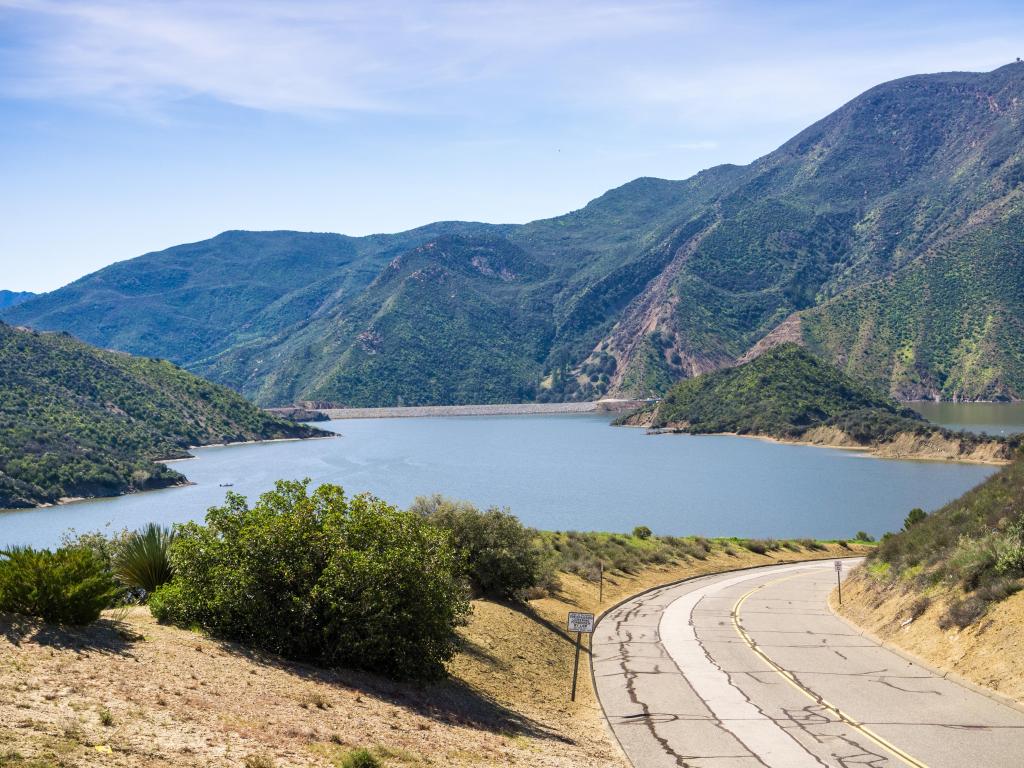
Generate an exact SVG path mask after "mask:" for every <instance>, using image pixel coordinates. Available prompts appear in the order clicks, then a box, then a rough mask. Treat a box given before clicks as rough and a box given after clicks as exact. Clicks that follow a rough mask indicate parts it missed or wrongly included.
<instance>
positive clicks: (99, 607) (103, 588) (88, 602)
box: [0, 546, 119, 625]
mask: <svg viewBox="0 0 1024 768" xmlns="http://www.w3.org/2000/svg"><path fill="white" fill-rule="evenodd" d="M118 591H119V590H118V587H117V584H116V583H115V582H114V580H113V578H112V577H111V574H110V572H109V571H108V569H107V568H106V566H105V564H104V562H103V560H102V559H101V558H100V557H98V556H97V555H96V554H95V553H94V552H93V551H92V550H91V549H89V548H88V547H80V546H79V547H62V548H60V549H58V550H57V551H56V552H50V551H48V550H36V549H31V548H29V547H14V548H12V549H8V550H6V551H4V552H0V613H17V614H21V615H23V616H35V617H38V618H41V619H43V620H44V621H48V622H51V623H53V624H70V625H82V624H89V623H90V622H93V621H96V619H98V618H99V615H100V613H101V611H103V610H104V609H105V608H109V607H110V606H111V604H112V603H113V602H114V600H115V598H116V597H117V595H118Z"/></svg>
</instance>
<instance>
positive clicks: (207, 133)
mask: <svg viewBox="0 0 1024 768" xmlns="http://www.w3.org/2000/svg"><path fill="white" fill-rule="evenodd" d="M1018 55H1020V56H1024V4H1022V3H1019V2H985V1H984V0H979V1H978V2H971V3H948V4H947V3H942V2H921V3H917V2H903V3H901V2H892V1H891V0H890V1H889V2H880V3H858V2H842V3H829V2H823V1H819V2H790V1H785V2H784V1H782V0H780V1H778V2H756V3H755V2H751V3H742V2H736V3H733V2H701V1H699V0H694V1H693V2H661V1H655V0H651V1H649V2H648V1H646V0H636V1H635V2H625V1H624V0H609V1H607V2H605V1H604V0H592V1H591V2H581V1H567V2H559V1H558V0H547V1H546V2H534V0H519V1H518V2H512V1H511V0H496V1H495V2H487V1H486V0H483V1H480V2H430V0H418V1H415V0H408V1H406V2H398V1H396V2H391V1H389V0H377V1H375V2H359V1H353V2H308V0H266V1H265V2H261V1H260V0H247V1H245V2H235V1H234V0H231V1H226V0H223V1H222V0H195V1H191V0H182V1H180V2H146V1H145V0H87V1H85V2H77V1H76V0H0V174H2V178H3V180H4V183H3V184H2V186H0V211H2V220H0V266H2V269H0V288H8V289H14V290H35V291H43V290H51V289H53V288H56V287H59V286H60V285H63V284H65V283H67V282H69V281H71V280H73V279H75V278H77V277H80V276H81V275H83V274H86V273H88V272H91V271H93V270H95V269H97V268H99V267H102V266H104V265H106V264H109V263H111V262H114V261H118V260H121V259H125V258H130V257H132V256H136V255H139V254H141V253H144V252H147V251H151V250H158V249H161V248H165V247H168V246H170V245H175V244H177V243H182V242H190V241H194V240H200V239H203V238H206V237H209V236H212V235H214V234H216V233H218V232H221V231H223V230H226V229H300V230H313V231H332V232H345V233H349V234H367V233H371V232H387V231H397V230H402V229H407V228H409V227H413V226H417V225H420V224H424V223H426V222H429V221H434V220H438V219H456V218H457V219H474V220H482V221H495V222H522V221H529V220H531V219H536V218H541V217H546V216H552V215H557V214H559V213H564V212H566V211H569V210H572V209H575V208H579V207H580V206H582V205H583V204H585V203H586V202H587V201H588V200H589V199H591V198H593V197H596V196H597V195H599V194H600V193H601V192H603V191H604V190H606V189H608V188H611V187H614V186H617V185H619V184H622V183H624V182H626V181H628V180H630V179H633V178H635V177H637V176H645V175H650V176H661V177H665V178H685V177H687V176H689V175H691V174H693V173H695V172H696V171H698V170H700V169H702V168H706V167H708V166H711V165H715V164H718V163H722V162H735V163H746V162H749V161H750V160H752V159H754V158H756V157H758V156H760V155H762V154H764V153H766V152H769V151H771V150H772V149H773V148H775V147H776V146H778V145H779V144H780V143H782V142H783V141H784V140H785V139H787V138H788V137H789V136H791V135H792V134H794V133H796V132H797V131H798V130H800V129H801V128H803V127H804V126H806V125H807V124H809V123H811V122H813V121H814V120H816V119H818V118H820V117H822V116H824V115H826V114H827V113H828V112H830V111H831V110H833V109H835V108H836V107H838V106H840V105H841V104H843V103H844V102H846V101H848V100H849V99H851V98H853V97H854V96H856V95H857V94H858V93H860V92H861V91H863V90H865V89H866V88H868V87H870V86H872V85H874V84H876V83H879V82H882V81H885V80H889V79H892V78H894V77H900V76H903V75H909V74H915V73H919V72H934V71H948V70H977V71H981V70H990V69H993V68H995V67H997V66H1000V65H1002V64H1005V63H1007V62H1009V61H1012V60H1013V59H1014V58H1015V57H1016V56H1018Z"/></svg>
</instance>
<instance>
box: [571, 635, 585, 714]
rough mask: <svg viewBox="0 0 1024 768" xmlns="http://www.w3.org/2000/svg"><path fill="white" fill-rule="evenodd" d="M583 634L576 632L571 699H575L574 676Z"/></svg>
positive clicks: (577, 665) (578, 666) (577, 668)
mask: <svg viewBox="0 0 1024 768" xmlns="http://www.w3.org/2000/svg"><path fill="white" fill-rule="evenodd" d="M582 636H583V633H582V632H577V633H576V661H574V662H573V665H572V696H571V698H570V700H571V701H576V676H577V675H578V674H579V671H580V638H581V637H582Z"/></svg>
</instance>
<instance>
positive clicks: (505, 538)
mask: <svg viewBox="0 0 1024 768" xmlns="http://www.w3.org/2000/svg"><path fill="white" fill-rule="evenodd" d="M411 511H412V512H414V513H416V514H417V515H419V516H421V517H422V518H423V519H425V520H427V521H429V522H430V523H431V524H432V525H435V526H437V527H438V528H440V529H442V530H444V531H447V532H448V533H449V534H450V535H451V537H452V540H453V541H454V543H455V546H456V547H457V548H458V549H459V550H460V551H461V552H462V553H463V555H464V556H465V558H466V565H467V571H468V575H469V580H470V584H471V585H472V587H473V591H474V592H475V593H476V594H477V595H485V596H488V597H499V598H514V597H518V596H520V595H522V594H523V593H524V592H525V591H526V590H529V589H532V588H534V587H538V586H545V585H546V582H548V581H550V580H552V579H553V568H552V567H551V566H550V565H549V561H550V558H549V557H547V556H546V554H545V551H544V550H543V549H542V547H541V542H540V541H538V539H537V534H536V532H535V531H533V530H532V529H530V528H526V527H524V526H523V524H522V523H520V522H519V520H518V518H516V517H515V516H514V515H512V514H510V513H509V512H508V511H507V510H500V509H497V508H495V507H492V508H490V509H487V510H484V511H481V510H479V509H477V508H476V507H474V506H473V505H472V504H470V503H468V502H465V501H454V500H452V499H446V498H444V497H442V496H439V495H435V496H431V497H422V496H421V497H419V498H417V499H416V500H415V501H414V502H413V505H412V507H411Z"/></svg>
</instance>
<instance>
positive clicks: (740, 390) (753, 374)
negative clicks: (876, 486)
mask: <svg viewBox="0 0 1024 768" xmlns="http://www.w3.org/2000/svg"><path fill="white" fill-rule="evenodd" d="M617 423H619V424H626V425H633V426H646V427H649V428H651V429H652V430H654V431H659V432H685V433H689V434H735V435H746V436H753V437H765V438H772V439H776V440H783V441H793V442H801V443H810V444H814V445H822V446H831V447H838V448H854V449H860V450H866V451H870V452H871V453H872V454H873V455H875V456H880V457H884V458H899V459H940V460H948V461H973V462H984V463H990V464H1002V463H1006V462H1008V461H1010V460H1011V459H1012V458H1013V456H1014V455H1015V453H1016V451H1017V449H1018V448H1019V446H1020V442H1021V440H1020V438H1019V437H1011V438H1002V437H990V436H987V435H977V434H971V433H964V432H953V431H952V430H948V429H944V428H943V427H940V426H938V425H936V424H932V423H931V422H929V421H927V420H925V419H924V418H923V417H922V416H921V415H920V414H918V413H917V412H916V411H913V410H911V409H910V408H906V407H903V406H901V405H900V404H899V403H897V402H896V401H894V400H892V399H890V398H889V397H887V396H886V395H884V394H882V393H880V392H877V391H875V390H874V389H872V388H871V387H870V386H869V385H867V384H864V383H863V382H860V381H857V380H855V379H853V378H851V377H850V376H847V375H846V374H844V373H843V372H842V371H840V370H839V369H837V368H835V367H834V366H832V365H831V364H830V363H828V362H826V361H825V360H822V359H821V358H818V357H816V356H815V355H813V354H811V353H810V352H808V351H807V350H806V349H804V348H803V347H801V346H799V345H797V344H794V343H785V344H780V345H778V346H776V347H772V348H770V349H768V350H767V351H766V352H765V353H764V354H762V355H760V356H759V357H756V358H754V359H753V360H751V361H749V362H747V363H743V364H741V365H737V366H735V367H732V368H724V369H721V370H718V371H714V372H712V373H707V374H704V375H702V376H697V377H695V378H693V379H688V380H686V381H683V382H680V383H679V384H677V385H676V386H675V387H673V388H672V389H671V390H670V391H669V393H668V394H667V395H666V396H665V398H664V399H663V400H662V401H660V402H659V403H656V404H653V405H651V406H648V407H646V408H643V409H641V410H639V411H635V412H634V413H632V414H629V415H628V416H625V417H623V418H622V419H620V420H619V421H618V422H617Z"/></svg>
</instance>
